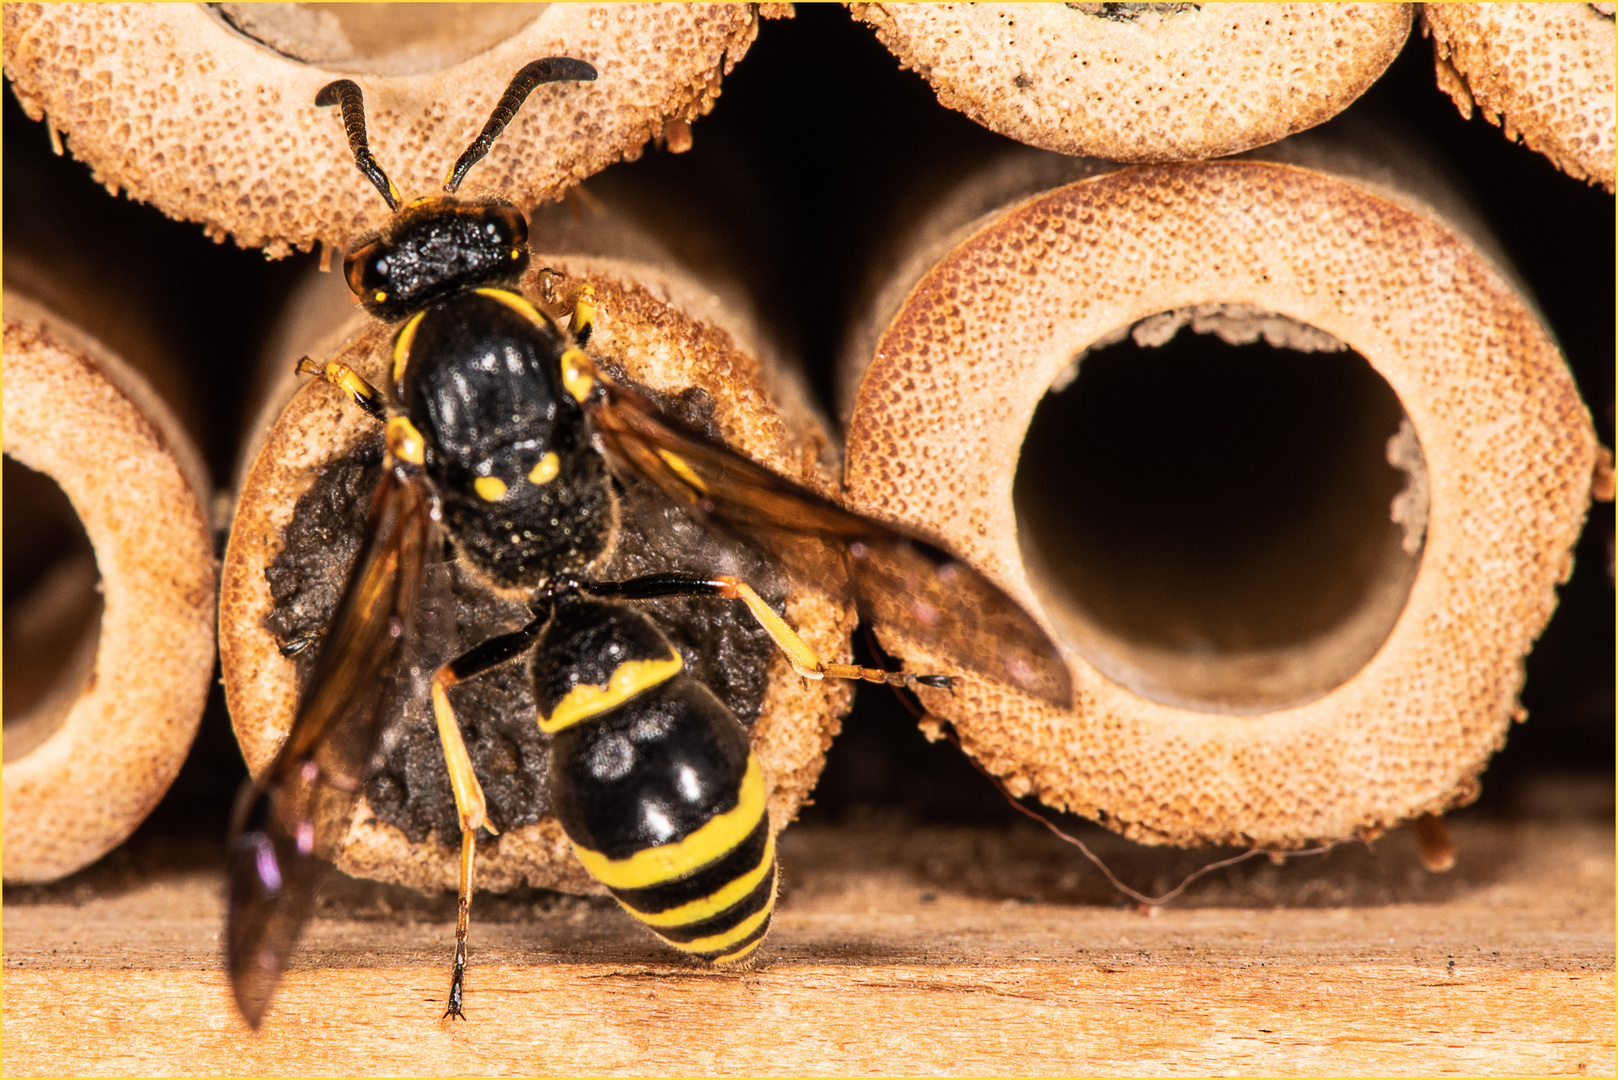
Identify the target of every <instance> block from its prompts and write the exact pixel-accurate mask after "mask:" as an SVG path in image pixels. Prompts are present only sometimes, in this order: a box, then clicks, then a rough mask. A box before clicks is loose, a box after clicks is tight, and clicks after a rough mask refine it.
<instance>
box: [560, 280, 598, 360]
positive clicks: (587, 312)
mask: <svg viewBox="0 0 1618 1080" xmlns="http://www.w3.org/2000/svg"><path fill="white" fill-rule="evenodd" d="M567 303H568V307H570V308H571V309H572V311H573V314H572V316H571V317H570V318H569V319H568V323H567V330H568V333H570V334H572V335H573V344H575V345H577V346H578V347H579V348H581V349H582V348H584V346H586V345H588V344H589V343H590V331H591V330H593V329H595V321H596V291H595V289H594V288H592V287H591V286H589V285H580V286H579V287H578V288H576V289H574V290H573V291H572V292H571V293H569V294H568V297H567Z"/></svg>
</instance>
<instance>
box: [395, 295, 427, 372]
mask: <svg viewBox="0 0 1618 1080" xmlns="http://www.w3.org/2000/svg"><path fill="white" fill-rule="evenodd" d="M426 317H427V313H426V312H425V311H418V312H416V313H415V314H414V315H412V316H411V317H410V321H409V322H407V323H405V324H404V326H403V327H402V328H401V329H400V330H399V335H398V336H397V337H395V338H394V339H393V381H394V382H395V383H397V382H398V381H399V380H400V379H403V378H404V369H405V364H406V363H408V362H409V360H410V346H411V345H413V344H414V343H415V341H416V330H417V328H418V327H420V326H421V320H422V319H424V318H426Z"/></svg>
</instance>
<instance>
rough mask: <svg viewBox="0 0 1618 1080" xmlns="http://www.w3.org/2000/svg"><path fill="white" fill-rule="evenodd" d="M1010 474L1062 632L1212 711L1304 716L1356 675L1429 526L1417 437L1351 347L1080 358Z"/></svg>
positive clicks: (1170, 350) (1142, 351)
mask: <svg viewBox="0 0 1618 1080" xmlns="http://www.w3.org/2000/svg"><path fill="white" fill-rule="evenodd" d="M1163 321H1164V320H1163V318H1162V317H1161V316H1159V317H1156V318H1154V319H1149V320H1146V321H1145V322H1144V323H1142V324H1140V325H1141V326H1142V327H1143V328H1146V329H1148V330H1149V329H1150V327H1151V324H1152V323H1154V322H1156V323H1159V324H1161V323H1163ZM1137 333H1138V336H1140V337H1142V338H1147V339H1148V340H1151V339H1150V338H1148V335H1147V334H1146V333H1140V332H1139V331H1137ZM1160 333H1161V331H1159V334H1160ZM1298 336H1300V337H1301V336H1303V335H1298ZM1320 336H1324V335H1320ZM1390 456H1391V457H1392V458H1393V459H1394V460H1396V461H1400V462H1405V463H1406V464H1405V468H1406V469H1407V470H1408V471H1406V472H1401V471H1400V469H1399V468H1398V467H1396V466H1395V464H1393V463H1391V462H1390ZM1014 483H1015V486H1014V489H1013V493H1012V495H1013V501H1014V503H1015V506H1016V511H1017V538H1018V544H1019V550H1020V552H1021V554H1022V557H1023V560H1024V563H1025V565H1026V566H1027V567H1028V572H1029V578H1030V584H1031V585H1032V586H1033V588H1034V590H1035V592H1036V594H1037V596H1038V598H1039V604H1040V608H1041V609H1042V610H1043V611H1044V612H1045V613H1046V615H1047V616H1048V617H1049V618H1050V619H1051V622H1052V624H1053V626H1054V628H1055V629H1056V631H1057V633H1058V634H1059V635H1060V637H1061V639H1062V640H1063V641H1065V642H1066V643H1067V644H1068V645H1070V646H1071V647H1072V648H1073V649H1075V650H1076V651H1077V652H1078V653H1079V654H1080V655H1082V656H1083V657H1084V658H1085V659H1086V660H1088V661H1089V662H1090V663H1091V664H1093V665H1094V666H1095V667H1096V668H1097V669H1098V670H1099V671H1101V672H1103V673H1105V674H1106V675H1107V676H1108V677H1109V678H1111V679H1113V680H1114V681H1116V682H1118V683H1120V684H1121V685H1124V686H1127V687H1128V688H1130V689H1131V690H1133V691H1134V692H1135V693H1137V694H1140V695H1141V696H1143V697H1146V698H1149V699H1151V700H1154V701H1160V702H1164V703H1167V704H1172V705H1178V706H1182V707H1185V708H1189V709H1197V710H1205V711H1210V712H1232V713H1253V712H1264V711H1269V710H1271V709H1277V708H1284V707H1286V706H1289V705H1295V704H1301V703H1302V702H1305V701H1309V700H1312V699H1314V698H1317V697H1320V696H1322V695H1323V694H1326V693H1328V692H1329V691H1331V690H1332V689H1334V688H1335V687H1336V686H1338V685H1340V684H1341V683H1343V682H1344V681H1346V680H1347V679H1348V678H1349V677H1351V676H1352V675H1353V674H1354V673H1355V672H1357V671H1359V670H1360V668H1362V667H1364V665H1365V663H1366V661H1368V660H1369V659H1370V658H1371V656H1372V654H1373V653H1375V652H1376V650H1377V649H1378V648H1379V647H1380V646H1381V645H1382V643H1383V641H1385V640H1386V639H1387V636H1388V633H1389V632H1390V631H1391V630H1392V629H1393V624H1394V622H1395V621H1396V620H1397V618H1398V616H1399V613H1400V612H1401V611H1402V610H1403V609H1404V606H1405V601H1406V598H1407V597H1408V595H1409V591H1410V585H1411V582H1412V581H1413V580H1414V578H1415V572H1416V566H1417V563H1418V561H1419V557H1420V551H1421V546H1422V541H1423V538H1424V531H1425V530H1424V523H1425V520H1426V515H1427V504H1426V479H1425V472H1424V467H1423V466H1422V465H1421V463H1420V448H1419V445H1417V443H1416V439H1415V434H1414V429H1413V428H1412V427H1410V425H1409V421H1408V419H1407V418H1405V417H1404V412H1403V410H1402V409H1401V408H1400V406H1399V401H1398V398H1397V397H1396V396H1395V395H1394V393H1393V391H1392V389H1390V388H1389V386H1388V384H1387V382H1386V381H1385V380H1383V379H1382V378H1381V377H1380V376H1378V375H1377V374H1376V373H1375V372H1374V371H1373V370H1372V369H1371V368H1370V366H1369V365H1368V364H1366V362H1365V360H1364V358H1363V357H1359V356H1356V355H1354V354H1352V353H1349V352H1346V351H1341V352H1322V353H1307V354H1306V353H1301V352H1297V351H1294V350H1293V349H1289V348H1284V347H1283V348H1276V347H1273V346H1271V345H1268V344H1266V343H1263V342H1258V343H1253V344H1246V345H1231V344H1227V343H1225V342H1224V341H1221V340H1220V339H1219V338H1218V337H1216V336H1213V335H1212V334H1195V333H1185V332H1182V333H1181V334H1179V335H1178V336H1176V337H1174V338H1172V339H1171V340H1169V341H1167V342H1164V343H1162V344H1160V345H1155V346H1147V345H1140V344H1137V343H1136V341H1135V340H1134V339H1126V340H1125V341H1123V342H1120V343H1117V344H1114V345H1111V346H1108V347H1105V348H1101V349H1091V350H1090V351H1089V352H1088V353H1087V354H1086V356H1085V357H1084V358H1083V360H1082V361H1081V362H1080V363H1079V365H1078V369H1077V372H1076V377H1075V378H1074V379H1073V380H1072V382H1070V383H1068V384H1067V385H1066V386H1065V387H1064V388H1063V389H1061V390H1052V391H1051V392H1049V393H1047V394H1046V396H1045V397H1044V399H1043V400H1041V402H1040V403H1039V405H1038V406H1037V407H1036V409H1035V411H1034V416H1033V419H1032V422H1031V423H1030V425H1029V429H1028V435H1027V438H1026V439H1025V440H1024V442H1023V445H1022V455H1021V458H1020V460H1019V462H1018V466H1017V474H1016V479H1015V482H1014ZM1405 492H1409V493H1410V494H1408V495H1406V497H1405V502H1408V503H1410V504H1411V505H1410V506H1409V508H1408V511H1407V512H1406V513H1405V514H1404V515H1403V516H1404V518H1405V520H1404V521H1403V522H1401V521H1398V520H1395V517H1396V516H1399V515H1397V514H1396V513H1395V512H1394V511H1393V509H1392V508H1393V507H1394V506H1395V505H1396V500H1398V499H1399V498H1400V496H1401V493H1405ZM1397 505H1398V506H1399V508H1400V509H1401V510H1403V509H1405V503H1403V502H1401V503H1398V504H1397Z"/></svg>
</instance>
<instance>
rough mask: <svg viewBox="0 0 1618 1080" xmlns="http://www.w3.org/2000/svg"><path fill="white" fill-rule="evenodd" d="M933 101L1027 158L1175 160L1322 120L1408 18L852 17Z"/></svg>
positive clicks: (1399, 35) (1169, 13) (1293, 9)
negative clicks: (1038, 154) (927, 86)
mask: <svg viewBox="0 0 1618 1080" xmlns="http://www.w3.org/2000/svg"><path fill="white" fill-rule="evenodd" d="M851 7H852V9H853V11H854V14H855V17H856V18H859V19H863V20H864V21H865V22H867V23H870V24H871V25H872V26H874V27H875V28H876V33H877V37H878V38H879V39H881V41H882V43H883V44H884V45H886V46H887V47H888V49H889V51H891V52H892V53H893V54H894V56H895V57H897V58H898V60H899V62H900V63H901V64H903V65H904V66H905V67H907V68H910V69H913V70H915V71H917V72H920V73H921V75H922V76H923V77H924V78H926V79H927V81H928V82H929V83H931V84H932V87H933V89H934V90H935V91H936V92H937V94H938V100H939V101H940V102H941V103H942V104H944V105H947V106H949V107H950V108H952V109H958V110H960V111H961V112H963V113H965V114H966V115H967V116H970V117H971V118H972V119H973V120H976V121H977V122H978V123H980V124H982V125H983V126H984V127H987V128H990V129H992V130H994V131H998V132H999V133H1000V134H1002V135H1007V136H1009V137H1011V138H1013V139H1017V140H1019V141H1020V142H1025V143H1028V144H1029V145H1031V146H1038V147H1042V148H1044V149H1046V150H1055V151H1058V152H1059V153H1063V154H1081V155H1087V156H1091V157H1098V158H1105V159H1107V160H1109V161H1184V160H1191V159H1199V158H1212V157H1220V156H1223V155H1225V154H1234V153H1237V152H1238V151H1241V150H1247V149H1251V148H1252V147H1255V146H1264V145H1266V144H1268V143H1272V142H1275V141H1276V140H1277V139H1281V138H1284V137H1286V136H1287V135H1291V134H1293V133H1295V132H1299V131H1303V130H1305V129H1307V128H1310V127H1313V126H1315V125H1316V124H1319V123H1322V122H1323V121H1325V120H1329V119H1330V118H1331V117H1333V116H1335V115H1337V113H1339V112H1341V111H1342V110H1343V109H1345V108H1347V107H1348V105H1349V104H1350V103H1351V102H1353V101H1354V99H1355V98H1357V97H1359V96H1360V94H1362V93H1364V92H1365V89H1366V88H1367V87H1369V86H1370V85H1371V83H1373V82H1375V81H1376V79H1377V77H1378V76H1380V75H1381V74H1382V72H1383V71H1384V70H1385V69H1386V68H1387V66H1388V65H1389V64H1390V63H1392V62H1393V58H1394V57H1395V56H1397V55H1398V53H1399V49H1400V47H1401V46H1402V45H1403V44H1404V41H1405V38H1406V36H1407V35H1408V34H1409V32H1410V11H1411V5H1409V4H853V5H851Z"/></svg>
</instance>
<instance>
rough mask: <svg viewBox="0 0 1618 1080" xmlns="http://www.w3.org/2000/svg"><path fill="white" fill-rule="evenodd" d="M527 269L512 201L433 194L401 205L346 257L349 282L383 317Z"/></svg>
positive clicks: (521, 224)
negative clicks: (467, 199) (463, 199)
mask: <svg viewBox="0 0 1618 1080" xmlns="http://www.w3.org/2000/svg"><path fill="white" fill-rule="evenodd" d="M527 268H528V222H527V220H526V219H525V218H524V217H523V215H522V212H521V211H519V210H518V209H517V208H516V207H514V206H512V205H510V204H509V203H500V202H495V203H464V202H461V201H460V200H458V199H451V198H447V197H442V196H429V197H427V198H422V199H417V200H416V201H414V202H412V203H409V204H407V205H406V206H404V207H402V208H401V209H400V210H399V213H398V215H397V216H396V217H395V218H394V219H393V220H392V221H391V222H389V223H388V224H387V225H386V226H384V227H383V229H382V231H381V232H380V233H378V234H376V235H375V236H373V237H371V238H370V239H368V240H365V241H362V242H361V243H360V244H359V245H358V246H356V247H355V248H354V249H353V250H352V251H350V252H349V254H348V257H347V259H345V260H344V262H343V273H344V274H345V275H346V277H347V278H348V287H349V288H350V289H352V290H353V291H354V295H355V296H357V297H359V299H360V302H361V303H363V304H364V305H365V307H366V310H368V311H370V312H371V314H373V315H375V316H376V317H378V318H380V319H387V320H393V319H401V318H404V317H405V316H406V315H409V314H410V313H411V312H413V311H417V310H419V309H421V308H422V307H423V306H425V305H426V304H428V303H431V302H432V301H434V300H436V299H438V298H440V297H443V296H446V295H449V294H450V293H454V292H458V291H460V290H462V289H468V288H472V287H475V286H478V285H495V284H505V283H509V282H515V281H516V280H517V279H518V278H519V277H521V275H522V273H523V271H524V270H526V269H527Z"/></svg>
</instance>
